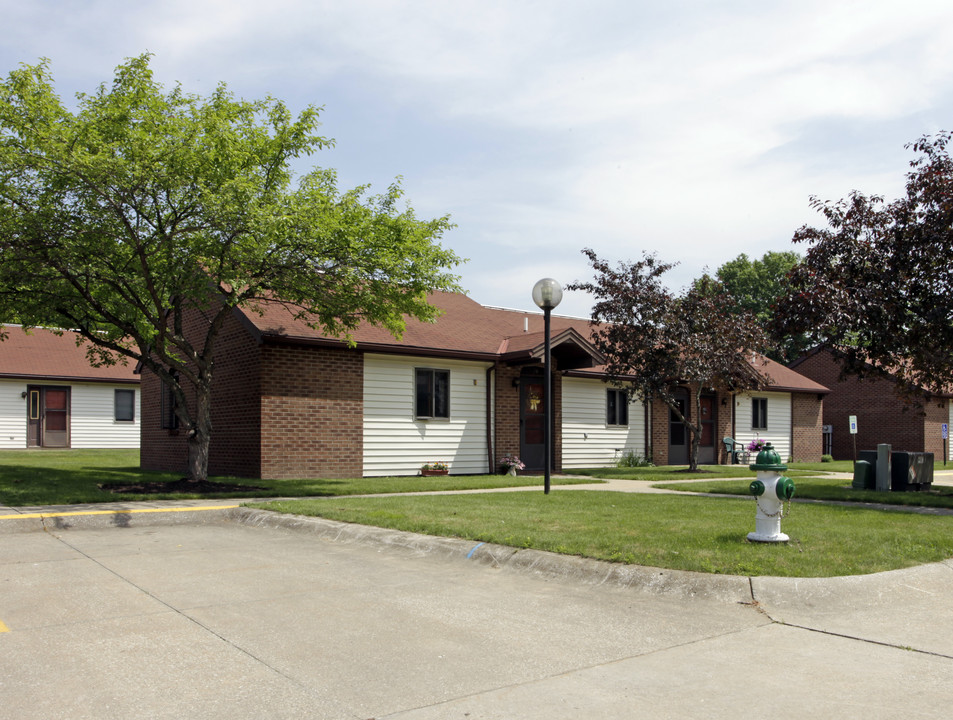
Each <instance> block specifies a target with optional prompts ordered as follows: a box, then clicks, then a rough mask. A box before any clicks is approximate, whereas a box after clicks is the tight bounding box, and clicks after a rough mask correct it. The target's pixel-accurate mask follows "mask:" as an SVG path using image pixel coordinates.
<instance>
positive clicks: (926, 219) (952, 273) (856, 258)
mask: <svg viewBox="0 0 953 720" xmlns="http://www.w3.org/2000/svg"><path fill="white" fill-rule="evenodd" d="M950 140H951V133H949V132H942V133H939V134H938V135H935V136H932V137H930V136H927V137H923V138H921V139H920V140H918V141H917V142H915V143H913V144H912V146H908V147H912V149H913V151H914V152H915V153H917V156H916V157H915V158H914V160H912V161H911V163H910V166H911V170H910V172H909V173H908V174H907V183H906V195H905V196H903V197H900V198H898V199H897V200H894V201H893V202H889V203H885V202H884V200H883V198H882V197H878V196H867V195H863V194H861V193H859V192H855V193H853V194H852V195H851V196H850V197H849V198H847V199H846V200H840V201H838V202H822V201H820V200H818V199H816V198H813V199H812V205H813V206H814V207H815V208H816V209H817V210H818V211H820V212H821V213H822V214H823V215H824V217H825V219H826V220H827V227H820V228H815V227H808V226H805V227H802V228H801V229H800V230H798V231H797V232H796V233H795V235H794V242H796V243H804V244H807V245H809V248H808V250H807V254H806V257H805V258H804V261H803V262H802V263H801V264H800V265H798V266H797V267H796V268H795V270H794V271H793V272H792V273H791V275H790V281H789V286H788V293H787V297H786V298H785V299H784V300H783V301H782V302H780V303H778V313H777V318H776V322H775V330H776V332H777V333H778V334H779V335H787V334H791V333H796V332H805V331H807V332H810V333H812V334H813V335H814V336H815V337H816V338H817V339H818V340H819V341H820V342H823V343H826V344H827V345H829V346H830V347H831V348H832V349H833V350H834V352H835V353H838V354H839V355H840V356H841V357H842V359H843V361H844V366H845V369H846V370H847V371H848V372H851V373H857V374H867V373H871V372H873V373H878V374H886V373H889V374H890V376H891V377H892V378H893V379H894V380H895V381H896V387H897V388H898V390H900V391H901V392H902V393H905V394H907V395H908V396H909V397H913V398H916V399H919V398H921V397H922V395H923V392H924V391H926V392H927V393H943V392H946V391H948V389H949V388H950V387H953V158H951V157H950V154H949V150H948V145H949V143H950Z"/></svg>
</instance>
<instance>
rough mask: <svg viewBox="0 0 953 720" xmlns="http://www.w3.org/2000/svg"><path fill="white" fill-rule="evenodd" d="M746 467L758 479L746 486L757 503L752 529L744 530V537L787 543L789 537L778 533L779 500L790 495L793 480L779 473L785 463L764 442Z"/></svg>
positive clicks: (769, 445) (780, 512) (784, 468)
mask: <svg viewBox="0 0 953 720" xmlns="http://www.w3.org/2000/svg"><path fill="white" fill-rule="evenodd" d="M748 467H750V468H751V469H752V470H757V471H758V479H757V480H754V481H753V482H752V483H751V485H749V486H748V492H750V493H751V494H752V495H754V499H755V502H756V503H757V505H758V512H757V513H755V521H754V528H755V531H754V532H753V533H748V539H749V540H751V541H752V542H787V541H788V540H790V538H789V537H788V536H787V535H785V534H784V533H783V532H781V516H782V511H783V509H784V508H783V505H782V502H783V501H784V500H790V499H791V498H792V497H793V496H794V483H793V482H791V478H789V477H785V476H783V475H782V474H781V473H782V472H783V471H785V470H787V469H788V466H787V465H782V464H781V457H780V456H779V455H778V451H777V450H775V449H774V448H773V447H771V443H767V444H766V445H765V446H764V448H763V449H762V450H761V452H759V453H758V457H757V458H756V459H755V463H754V465H749V466H748Z"/></svg>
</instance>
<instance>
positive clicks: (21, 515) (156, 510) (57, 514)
mask: <svg viewBox="0 0 953 720" xmlns="http://www.w3.org/2000/svg"><path fill="white" fill-rule="evenodd" d="M237 507H241V506H240V505H206V506H201V507H199V506H196V507H176V508H135V509H132V510H85V511H84V510H77V511H75V512H55V513H16V514H14V515H0V520H20V519H25V518H34V519H36V518H56V517H75V516H77V515H133V514H136V513H161V512H193V511H198V510H231V509H232V508H237Z"/></svg>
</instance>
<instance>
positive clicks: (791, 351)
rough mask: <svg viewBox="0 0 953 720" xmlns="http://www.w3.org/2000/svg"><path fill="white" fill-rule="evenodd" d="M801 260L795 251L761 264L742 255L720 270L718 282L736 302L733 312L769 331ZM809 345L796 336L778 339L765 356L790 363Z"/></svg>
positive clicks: (772, 255)
mask: <svg viewBox="0 0 953 720" xmlns="http://www.w3.org/2000/svg"><path fill="white" fill-rule="evenodd" d="M800 259H801V258H800V256H799V255H798V254H797V253H796V252H792V251H783V252H776V251H769V252H766V253H765V254H764V255H762V256H761V259H760V260H759V259H757V258H754V259H751V258H749V257H748V256H747V255H746V254H745V253H741V254H740V255H739V256H738V257H736V258H734V259H733V260H729V261H728V262H726V263H725V264H724V265H722V266H721V267H719V268H718V269H717V270H716V271H715V278H716V279H717V280H718V281H719V283H720V284H721V287H722V288H724V290H725V292H727V293H728V295H729V296H730V297H731V298H732V300H733V301H734V302H733V304H732V309H733V311H734V312H748V313H751V315H752V316H753V317H754V318H755V321H756V322H758V323H759V324H760V325H761V327H762V328H765V329H767V328H768V327H770V325H771V323H772V322H773V320H774V313H775V306H776V304H777V302H778V300H779V299H780V298H781V297H782V296H783V295H784V293H785V289H786V285H785V279H786V277H787V275H788V273H789V272H791V270H792V269H793V268H794V266H795V265H797V264H798V262H799V261H800ZM696 282H697V281H696ZM809 345H810V340H809V338H808V336H807V334H805V333H796V334H792V335H788V336H785V337H781V338H777V339H776V344H775V345H772V347H770V348H768V350H767V352H766V354H767V355H768V357H770V358H772V359H774V360H778V361H780V362H789V361H791V360H794V359H795V358H796V357H797V356H798V355H800V354H801V353H803V352H804V351H805V350H806V349H807V348H808V346H809Z"/></svg>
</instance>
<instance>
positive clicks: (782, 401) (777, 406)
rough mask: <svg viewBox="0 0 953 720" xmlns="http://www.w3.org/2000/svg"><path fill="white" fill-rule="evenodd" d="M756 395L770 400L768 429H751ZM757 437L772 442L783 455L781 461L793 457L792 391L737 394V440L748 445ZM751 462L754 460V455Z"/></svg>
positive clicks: (779, 453)
mask: <svg viewBox="0 0 953 720" xmlns="http://www.w3.org/2000/svg"><path fill="white" fill-rule="evenodd" d="M756 397H757V398H767V400H768V429H767V430H752V429H751V399H752V398H756ZM755 438H761V439H762V440H766V441H767V442H770V443H771V445H773V446H774V448H775V449H776V450H777V451H778V455H780V456H781V462H787V460H788V458H789V457H791V394H790V393H781V392H752V393H744V394H742V395H736V396H735V440H737V441H738V442H740V443H744V444H745V445H747V444H748V443H749V442H751V441H752V440H754V439H755ZM718 439H719V441H720V438H718ZM751 462H754V455H752V456H751Z"/></svg>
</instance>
